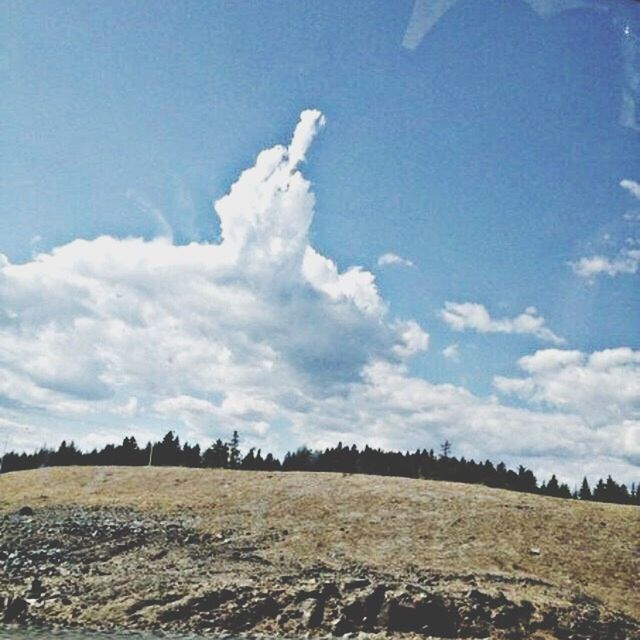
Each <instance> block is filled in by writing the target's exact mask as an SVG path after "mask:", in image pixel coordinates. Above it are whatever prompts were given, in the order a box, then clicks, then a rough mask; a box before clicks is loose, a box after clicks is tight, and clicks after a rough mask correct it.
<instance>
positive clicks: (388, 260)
mask: <svg viewBox="0 0 640 640" xmlns="http://www.w3.org/2000/svg"><path fill="white" fill-rule="evenodd" d="M388 265H397V266H400V267H413V266H415V265H414V264H413V262H411V260H407V259H406V258H402V257H401V256H399V255H396V254H395V253H384V254H383V255H381V256H380V257H379V258H378V266H379V267H386V266H388Z"/></svg>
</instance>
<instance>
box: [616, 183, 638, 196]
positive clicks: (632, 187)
mask: <svg viewBox="0 0 640 640" xmlns="http://www.w3.org/2000/svg"><path fill="white" fill-rule="evenodd" d="M620 186H621V187H622V188H623V189H626V190H627V191H628V192H629V193H630V194H631V195H632V196H633V197H634V198H638V199H640V182H636V181H635V180H629V179H625V180H620Z"/></svg>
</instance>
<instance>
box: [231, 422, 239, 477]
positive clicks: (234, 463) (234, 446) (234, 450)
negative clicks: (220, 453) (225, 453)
mask: <svg viewBox="0 0 640 640" xmlns="http://www.w3.org/2000/svg"><path fill="white" fill-rule="evenodd" d="M239 444H240V436H239V435H238V432H237V431H235V430H234V432H233V435H232V436H231V441H230V442H229V467H230V468H231V469H237V468H238V467H239V466H240V449H239V446H238V445H239Z"/></svg>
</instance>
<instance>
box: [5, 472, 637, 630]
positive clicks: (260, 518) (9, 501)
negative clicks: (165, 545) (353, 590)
mask: <svg viewBox="0 0 640 640" xmlns="http://www.w3.org/2000/svg"><path fill="white" fill-rule="evenodd" d="M69 504H76V505H84V506H110V507H113V506H123V507H132V508H135V509H141V510H145V511H149V512H162V513H167V514H171V513H175V512H180V514H181V515H182V516H184V515H185V514H188V515H189V517H190V518H191V520H192V522H193V523H194V525H195V527H196V528H197V529H198V530H199V531H203V532H209V533H211V534H217V535H227V533H224V532H234V534H235V535H242V537H243V540H244V542H245V543H247V544H248V543H249V542H251V541H254V542H255V543H256V544H257V543H258V542H259V541H264V540H267V539H268V540H269V544H268V545H264V544H263V545H262V546H261V548H260V553H261V555H262V557H264V558H265V559H266V560H267V561H269V562H270V563H273V565H274V566H275V565H278V564H280V565H282V566H284V565H287V566H310V565H312V564H316V565H317V564H322V565H325V566H327V567H329V568H331V567H335V568H336V569H337V568H339V567H340V566H341V565H345V564H354V563H355V564H364V565H367V566H369V567H372V568H375V569H380V570H382V571H385V572H391V573H397V574H400V573H402V572H406V571H409V570H414V569H416V568H417V569H420V568H428V569H429V570H434V571H440V572H446V573H447V574H449V575H452V576H455V575H456V574H458V577H459V579H460V580H462V581H464V579H465V576H468V575H469V574H475V575H476V576H478V578H479V579H480V580H482V579H483V577H484V578H485V579H486V580H489V581H490V580H491V579H492V578H491V576H494V575H499V576H503V577H505V576H520V577H527V578H533V579H534V580H532V581H529V582H527V581H525V582H523V583H519V585H518V589H519V590H520V592H522V593H520V595H521V596H523V597H524V596H529V597H531V598H534V599H538V600H539V599H541V598H542V599H544V597H545V592H546V591H549V594H550V595H549V597H557V594H556V595H553V596H552V595H551V587H553V590H558V589H559V590H561V591H564V592H566V593H567V594H569V593H573V592H575V591H577V590H579V591H581V592H583V593H584V594H586V595H588V596H591V597H594V598H597V599H599V600H601V601H602V602H603V603H604V604H605V605H606V606H608V607H612V608H615V609H618V610H621V611H624V612H626V613H627V614H630V615H632V616H634V617H636V618H638V617H640V590H638V589H637V586H638V584H637V579H638V575H640V544H639V540H640V536H639V532H640V509H637V508H634V507H625V506H618V505H609V504H598V503H591V502H589V503H581V502H578V501H569V500H560V499H554V498H547V497H540V496H534V495H528V494H518V493H513V492H508V491H502V490H496V489H489V488H485V487H481V486H476V485H473V486H472V485H464V484H457V483H447V482H431V481H422V480H408V479H401V478H383V477H372V476H361V475H353V476H342V475H339V474H321V473H313V474H307V473H264V472H263V473H261V472H245V471H242V472H239V471H223V470H201V469H185V468H157V467H156V468H142V469H140V468H126V467H111V468H108V467H105V468H102V467H97V468H83V467H71V468H51V469H40V470H37V471H27V472H17V473H9V474H6V475H2V476H0V513H2V512H5V513H6V512H11V511H14V510H16V509H17V508H20V507H22V506H23V505H30V506H31V507H33V508H34V509H38V508H42V507H45V506H53V505H69ZM220 532H223V533H220ZM258 546H260V545H258ZM537 550H539V553H537ZM536 581H540V583H539V584H538V586H537V587H536V588H535V593H530V594H527V593H526V592H527V590H528V589H529V588H531V589H533V587H527V586H526V585H527V584H535V583H536ZM542 583H544V584H547V585H549V587H550V589H549V590H546V589H545V588H544V586H542V587H540V584H542Z"/></svg>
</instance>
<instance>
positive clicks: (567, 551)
mask: <svg viewBox="0 0 640 640" xmlns="http://www.w3.org/2000/svg"><path fill="white" fill-rule="evenodd" d="M25 506H28V507H30V508H31V509H32V510H33V514H28V513H27V514H26V515H19V510H20V509H21V508H23V507H25ZM27 511H28V510H27ZM639 532H640V509H638V508H635V507H629V506H620V505H609V504H599V503H581V502H577V501H571V500H562V499H555V498H548V497H541V496H534V495H527V494H519V493H514V492H508V491H503V490H498V489H489V488H486V487H482V486H477V485H465V484H459V483H447V482H432V481H426V480H411V479H402V478H383V477H378V476H364V475H348V476H346V475H345V476H343V475H340V474H333V473H327V474H321V473H291V472H289V473H267V472H249V471H223V470H202V469H184V468H158V467H156V468H126V467H69V468H53V469H40V470H37V471H28V472H17V473H9V474H4V475H2V476H0V619H1V617H2V606H4V611H5V614H4V616H5V618H4V619H5V623H6V624H13V623H21V624H32V625H34V624H51V625H60V626H69V627H71V626H80V627H87V628H89V627H91V628H140V629H144V628H148V629H159V628H165V629H166V628H169V629H180V630H196V631H210V630H229V631H238V632H251V633H265V634H268V635H276V636H282V635H289V636H291V634H298V633H302V631H304V632H305V633H311V635H322V634H326V633H333V634H334V635H343V634H345V633H382V634H392V635H396V634H399V635H403V634H407V633H408V634H416V633H418V634H422V635H425V634H426V635H431V636H433V637H495V638H517V637H522V638H529V637H531V638H534V637H535V638H570V637H573V638H577V639H579V638H587V637H591V638H598V637H603V638H604V637H611V638H614V637H619V638H631V637H640V627H639V626H638V619H640V589H639V588H638V576H640V543H639V540H640V536H639V535H638V534H639ZM3 563H4V564H3ZM3 566H4V569H3ZM34 581H35V584H34ZM2 597H4V600H3V598H2ZM2 602H4V604H2ZM16 603H17V604H16ZM23 603H24V604H23ZM12 607H13V608H12ZM7 611H9V612H10V614H9V615H8V614H7Z"/></svg>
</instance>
